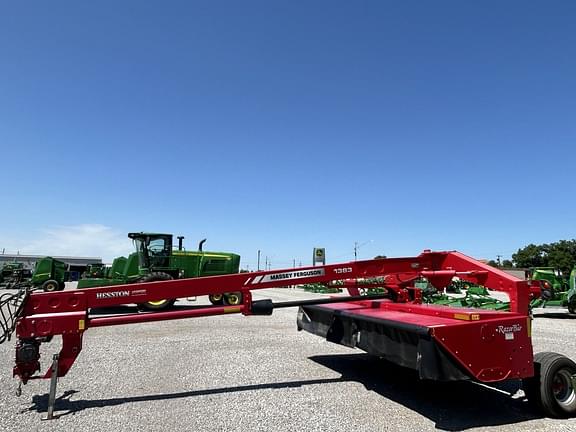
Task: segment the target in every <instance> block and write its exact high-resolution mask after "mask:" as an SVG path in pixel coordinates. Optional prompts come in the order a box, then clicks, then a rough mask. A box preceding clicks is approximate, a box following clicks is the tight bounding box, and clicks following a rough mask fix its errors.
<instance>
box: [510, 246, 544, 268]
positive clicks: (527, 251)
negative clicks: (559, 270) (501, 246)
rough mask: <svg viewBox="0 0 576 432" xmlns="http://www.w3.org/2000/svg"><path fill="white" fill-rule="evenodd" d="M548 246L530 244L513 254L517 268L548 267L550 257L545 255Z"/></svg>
mask: <svg viewBox="0 0 576 432" xmlns="http://www.w3.org/2000/svg"><path fill="white" fill-rule="evenodd" d="M543 246H546V245H535V244H529V245H528V246H525V247H524V248H522V249H518V252H516V253H515V254H512V260H513V261H514V264H516V267H525V268H526V267H546V266H547V265H548V256H547V254H546V253H545V250H544V247H543Z"/></svg>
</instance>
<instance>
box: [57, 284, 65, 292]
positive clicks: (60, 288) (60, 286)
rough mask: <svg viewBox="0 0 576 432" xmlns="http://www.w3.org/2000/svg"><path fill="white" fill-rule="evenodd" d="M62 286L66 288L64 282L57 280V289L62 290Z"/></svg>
mask: <svg viewBox="0 0 576 432" xmlns="http://www.w3.org/2000/svg"><path fill="white" fill-rule="evenodd" d="M64 288H66V282H58V289H59V290H60V291H64Z"/></svg>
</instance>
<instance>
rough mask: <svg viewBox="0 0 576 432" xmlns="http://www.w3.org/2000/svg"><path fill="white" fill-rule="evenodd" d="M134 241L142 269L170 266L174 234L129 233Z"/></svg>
mask: <svg viewBox="0 0 576 432" xmlns="http://www.w3.org/2000/svg"><path fill="white" fill-rule="evenodd" d="M128 237H129V238H131V239H132V240H133V241H134V246H136V253H138V261H139V266H140V268H141V269H153V268H166V267H170V257H171V256H172V234H154V233H129V234H128Z"/></svg>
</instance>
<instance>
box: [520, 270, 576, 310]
mask: <svg viewBox="0 0 576 432" xmlns="http://www.w3.org/2000/svg"><path fill="white" fill-rule="evenodd" d="M530 279H531V280H532V281H538V282H539V284H540V296H539V297H537V298H535V299H533V300H532V301H531V303H530V306H531V307H532V308H544V307H563V308H568V311H569V312H570V313H571V314H576V267H574V268H573V269H572V271H571V272H570V276H569V277H568V278H565V277H564V276H563V275H562V274H560V272H559V271H558V270H556V269H554V268H553V267H536V268H533V269H530Z"/></svg>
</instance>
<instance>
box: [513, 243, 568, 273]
mask: <svg viewBox="0 0 576 432" xmlns="http://www.w3.org/2000/svg"><path fill="white" fill-rule="evenodd" d="M512 260H513V261H514V264H515V265H516V267H524V268H527V267H554V268H556V269H559V270H560V271H562V273H563V274H565V275H567V274H569V273H570V271H571V270H572V268H573V267H574V265H575V264H576V240H560V241H557V242H555V243H549V244H542V245H535V244H529V245H528V246H526V247H524V248H522V249H518V252H516V253H515V254H513V255H512Z"/></svg>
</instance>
